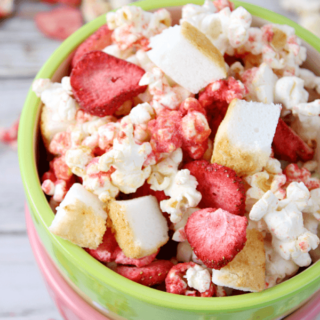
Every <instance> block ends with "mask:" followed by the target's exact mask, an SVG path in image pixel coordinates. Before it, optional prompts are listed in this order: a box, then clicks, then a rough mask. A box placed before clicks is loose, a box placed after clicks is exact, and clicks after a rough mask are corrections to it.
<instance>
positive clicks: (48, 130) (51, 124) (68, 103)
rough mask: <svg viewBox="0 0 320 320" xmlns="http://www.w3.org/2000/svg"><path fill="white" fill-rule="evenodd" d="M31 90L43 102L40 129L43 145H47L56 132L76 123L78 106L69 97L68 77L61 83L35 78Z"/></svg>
mask: <svg viewBox="0 0 320 320" xmlns="http://www.w3.org/2000/svg"><path fill="white" fill-rule="evenodd" d="M32 90H33V91H34V92H35V94H36V95H37V96H38V97H40V98H41V101H42V102H43V104H44V107H43V108H42V112H41V120H40V129H41V133H42V136H43V138H44V142H45V145H46V146H48V145H49V143H50V142H51V140H52V138H53V137H54V135H55V134H56V133H58V132H62V131H66V130H67V128H68V127H69V125H71V124H75V123H76V113H77V111H78V109H79V106H78V104H77V103H76V101H75V100H74V99H73V98H72V97H71V94H72V89H71V86H70V78H69V77H65V78H63V79H62V81H61V83H52V82H51V81H50V79H37V80H35V81H34V82H33V84H32Z"/></svg>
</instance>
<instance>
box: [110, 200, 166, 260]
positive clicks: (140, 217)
mask: <svg viewBox="0 0 320 320" xmlns="http://www.w3.org/2000/svg"><path fill="white" fill-rule="evenodd" d="M108 214H109V216H110V218H111V220H112V224H113V228H114V229H115V231H116V233H115V237H116V240H117V242H118V244H119V246H120V248H121V249H122V251H123V253H124V254H125V255H126V256H127V257H129V258H133V259H139V258H142V257H145V256H148V255H150V254H153V253H155V252H157V250H158V249H159V248H160V247H161V246H163V245H164V244H165V243H167V241H168V240H169V237H168V225H167V221H166V219H165V218H164V216H163V215H162V213H161V211H160V208H159V204H158V201H157V198H156V197H154V196H145V197H141V198H136V199H132V200H125V201H115V200H113V201H110V202H109V203H108Z"/></svg>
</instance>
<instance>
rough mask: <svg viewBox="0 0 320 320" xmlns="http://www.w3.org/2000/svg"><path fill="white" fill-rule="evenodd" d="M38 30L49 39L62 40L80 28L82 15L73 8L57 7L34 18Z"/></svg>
mask: <svg viewBox="0 0 320 320" xmlns="http://www.w3.org/2000/svg"><path fill="white" fill-rule="evenodd" d="M35 21H36V25H37V27H38V28H39V30H40V31H41V32H42V33H43V34H44V35H46V36H47V37H49V38H53V39H57V40H64V39H66V38H68V37H69V36H70V35H71V34H72V33H74V32H75V31H76V30H78V29H79V28H80V27H81V26H82V15H81V12H80V10H79V9H77V8H73V7H65V6H63V7H58V8H56V9H53V10H51V11H48V12H40V13H38V14H37V15H36V17H35Z"/></svg>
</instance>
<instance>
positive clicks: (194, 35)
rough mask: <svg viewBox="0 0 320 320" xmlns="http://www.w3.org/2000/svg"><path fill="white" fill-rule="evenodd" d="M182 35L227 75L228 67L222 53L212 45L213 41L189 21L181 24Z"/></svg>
mask: <svg viewBox="0 0 320 320" xmlns="http://www.w3.org/2000/svg"><path fill="white" fill-rule="evenodd" d="M181 34H182V35H183V37H184V38H185V39H186V40H188V41H189V42H190V43H191V44H192V45H193V46H194V47H195V48H197V49H198V50H199V51H200V52H201V53H202V54H203V55H205V56H206V57H207V58H209V59H210V60H211V61H213V62H214V63H215V64H216V65H218V66H219V68H221V69H223V70H224V72H225V74H226V75H227V73H226V66H225V62H224V59H223V56H222V54H221V52H220V51H219V50H218V49H217V48H216V47H215V46H214V45H213V44H212V43H211V41H210V40H209V39H208V38H207V37H206V36H205V35H204V34H203V33H202V32H201V31H199V30H198V29H197V28H195V27H194V26H193V25H192V24H190V23H189V22H187V21H183V22H182V24H181Z"/></svg>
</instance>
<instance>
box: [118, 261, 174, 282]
mask: <svg viewBox="0 0 320 320" xmlns="http://www.w3.org/2000/svg"><path fill="white" fill-rule="evenodd" d="M172 267H173V263H172V262H171V261H168V260H157V261H154V262H152V263H150V264H149V265H148V266H145V267H142V268H138V267H125V266H118V267H116V269H115V271H116V272H117V273H119V274H121V275H122V276H124V277H126V278H128V279H130V280H132V281H134V282H137V283H140V284H143V285H145V286H153V285H155V284H159V283H162V282H163V281H164V280H165V278H166V276H167V274H168V272H169V270H170V269H171V268H172Z"/></svg>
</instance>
